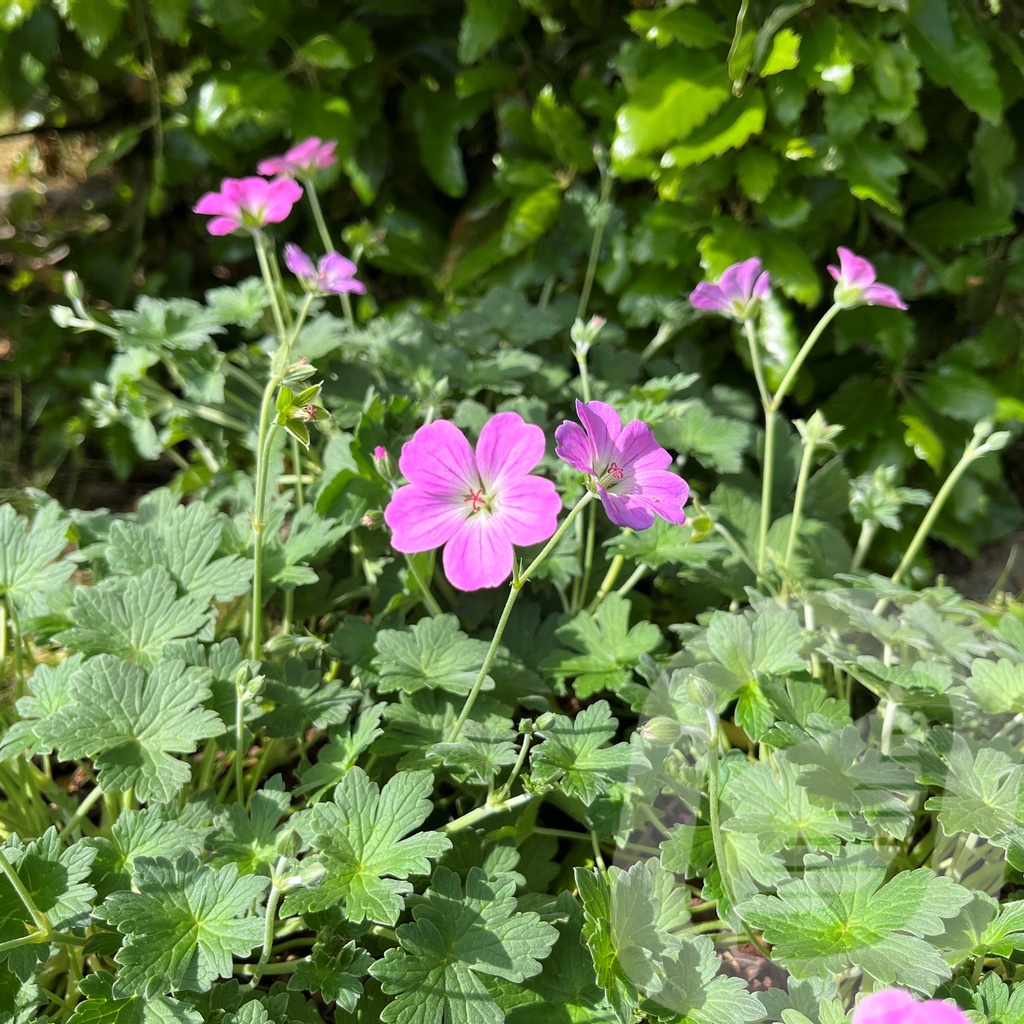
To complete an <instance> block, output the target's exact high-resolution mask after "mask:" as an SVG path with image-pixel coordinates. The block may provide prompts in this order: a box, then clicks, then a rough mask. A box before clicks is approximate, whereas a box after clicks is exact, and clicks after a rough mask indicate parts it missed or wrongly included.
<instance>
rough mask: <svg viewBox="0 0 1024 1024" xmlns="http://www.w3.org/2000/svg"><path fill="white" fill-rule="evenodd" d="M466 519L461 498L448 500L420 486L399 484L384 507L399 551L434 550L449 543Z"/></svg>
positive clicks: (385, 517)
mask: <svg viewBox="0 0 1024 1024" xmlns="http://www.w3.org/2000/svg"><path fill="white" fill-rule="evenodd" d="M465 518H466V512H465V508H464V506H463V505H462V503H461V502H459V501H458V499H457V498H450V499H448V500H444V499H441V498H438V497H436V496H434V495H431V494H426V493H424V492H423V491H421V490H419V489H418V488H416V487H412V486H406V487H399V488H398V490H397V491H395V493H394V494H393V495H392V498H391V501H390V502H388V506H387V508H385V509H384V522H385V523H387V524H388V526H389V527H391V543H392V545H393V546H394V548H395V550H396V551H404V552H410V553H411V552H416V551H430V550H432V549H433V548H439V547H440V546H441V545H442V544H447V543H448V541H449V540H451V538H452V537H453V536H455V534H456V533H457V532H458V530H459V528H460V526H461V525H462V523H463V521H464V520H465Z"/></svg>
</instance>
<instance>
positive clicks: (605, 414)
mask: <svg viewBox="0 0 1024 1024" xmlns="http://www.w3.org/2000/svg"><path fill="white" fill-rule="evenodd" d="M576 415H577V416H579V418H580V423H582V424H583V426H582V427H580V426H579V425H578V424H576V423H573V422H572V421H571V420H566V421H565V422H564V423H563V424H562V425H561V426H560V427H559V428H558V429H557V430H556V431H555V442H556V447H555V454H556V455H557V456H558V457H559V458H560V459H563V460H564V461H565V462H568V463H569V465H570V466H573V467H574V468H575V469H578V470H580V472H582V473H586V474H588V475H589V476H592V477H595V478H596V480H597V493H598V494H599V495H600V497H601V501H602V503H603V504H604V510H605V512H607V513H608V518H609V519H610V520H611V521H612V522H613V523H616V524H617V525H618V526H628V527H629V528H630V529H633V530H646V529H647V528H648V527H649V526H653V525H654V517H655V516H661V518H662V519H664V520H666V521H667V522H670V523H676V524H682V523H684V522H686V515H685V514H684V513H683V506H684V505H685V504H686V499H687V498H688V497H689V494H690V486H689V484H687V482H686V481H685V480H683V479H682V478H681V477H678V476H676V475H675V473H669V472H668V469H667V467H668V466H669V465H670V464H671V462H672V456H671V455H669V453H668V452H667V451H665V449H664V448H662V447H661V445H659V444H658V442H657V441H656V440H655V439H654V432H653V431H652V430H651V428H650V427H649V426H648V425H647V424H646V423H644V422H643V421H642V420H631V421H630V422H629V423H627V424H626V425H625V426H623V425H622V420H621V419H620V418H619V414H618V413H617V412H616V411H615V410H614V409H613V408H612V407H611V406H610V405H606V404H605V403H604V402H587V403H586V404H584V403H583V402H581V401H579V400H577V402H576Z"/></svg>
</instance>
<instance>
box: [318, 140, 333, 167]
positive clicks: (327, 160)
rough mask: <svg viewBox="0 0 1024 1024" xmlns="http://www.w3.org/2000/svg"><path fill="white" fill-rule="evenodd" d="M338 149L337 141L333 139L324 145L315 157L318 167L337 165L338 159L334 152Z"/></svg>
mask: <svg viewBox="0 0 1024 1024" xmlns="http://www.w3.org/2000/svg"><path fill="white" fill-rule="evenodd" d="M337 148H338V140H337V139H331V140H329V141H328V142H325V143H323V144H322V145H321V146H320V149H319V150H318V151H317V154H316V157H315V161H316V165H317V167H321V168H322V167H330V166H331V164H334V163H337V162H338V158H337V157H336V156H335V155H334V151H335V149H337Z"/></svg>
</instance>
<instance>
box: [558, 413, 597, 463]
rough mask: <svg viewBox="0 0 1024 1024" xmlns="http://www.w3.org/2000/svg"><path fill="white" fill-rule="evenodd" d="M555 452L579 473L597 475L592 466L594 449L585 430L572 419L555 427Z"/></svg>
mask: <svg viewBox="0 0 1024 1024" xmlns="http://www.w3.org/2000/svg"><path fill="white" fill-rule="evenodd" d="M555 454H556V455H557V456H558V457H559V458H560V459H561V460H562V461H563V462H568V463H569V465H570V466H572V468H573V469H578V470H579V471H580V472H581V473H590V474H591V475H592V476H596V475H597V470H596V469H595V467H594V451H593V448H592V446H591V444H590V438H589V437H587V432H586V431H585V430H584V429H583V428H582V427H581V426H580V425H579V424H578V423H573V422H572V420H566V421H565V422H564V423H563V424H562V425H561V426H560V427H556V428H555Z"/></svg>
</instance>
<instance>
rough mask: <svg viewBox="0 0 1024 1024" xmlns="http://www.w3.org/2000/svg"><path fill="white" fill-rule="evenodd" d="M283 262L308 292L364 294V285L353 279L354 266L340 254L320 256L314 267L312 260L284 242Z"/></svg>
mask: <svg viewBox="0 0 1024 1024" xmlns="http://www.w3.org/2000/svg"><path fill="white" fill-rule="evenodd" d="M284 262H285V266H286V267H287V268H288V269H289V270H290V271H291V272H292V273H293V274H294V275H295V276H296V277H297V278H299V280H300V281H302V283H303V284H304V285H305V286H306V287H308V288H309V290H310V291H321V292H334V293H335V294H339V295H340V294H341V293H342V292H355V293H356V294H357V295H365V294H366V285H365V284H363V283H362V282H361V281H357V280H356V279H355V276H354V275H355V272H356V265H355V264H354V263H353V262H352V261H351V260H349V259H346V258H345V257H344V256H342V255H341V254H340V253H337V252H329V253H328V254H327V255H326V256H321V257H320V261H319V263H318V264H317V265H316V266H314V265H313V260H312V259H311V258H310V257H309V256H307V255H306V254H305V253H304V252H303V251H302V250H301V249H300V248H299V247H298V246H297V245H295V244H294V243H292V242H286V243H285V247H284Z"/></svg>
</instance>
